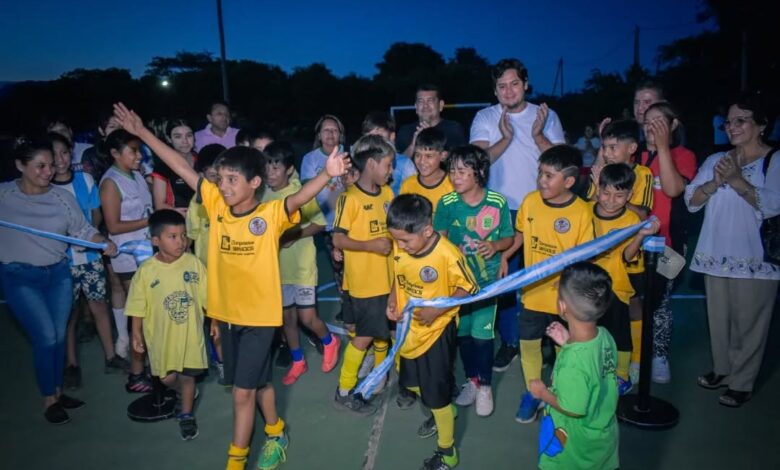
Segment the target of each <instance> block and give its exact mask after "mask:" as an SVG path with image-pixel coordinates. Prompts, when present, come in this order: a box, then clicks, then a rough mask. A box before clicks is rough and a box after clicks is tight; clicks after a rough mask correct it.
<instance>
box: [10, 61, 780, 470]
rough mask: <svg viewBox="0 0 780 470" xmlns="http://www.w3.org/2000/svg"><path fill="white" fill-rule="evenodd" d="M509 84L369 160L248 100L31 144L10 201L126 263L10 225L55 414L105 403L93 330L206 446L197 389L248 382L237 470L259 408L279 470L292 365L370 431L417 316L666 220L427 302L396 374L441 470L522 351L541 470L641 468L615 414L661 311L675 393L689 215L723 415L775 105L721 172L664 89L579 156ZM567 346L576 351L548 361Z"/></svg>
mask: <svg viewBox="0 0 780 470" xmlns="http://www.w3.org/2000/svg"><path fill="white" fill-rule="evenodd" d="M492 78H493V84H494V93H495V96H496V98H497V100H498V103H497V104H495V105H493V106H490V107H488V108H485V109H483V110H481V111H479V112H478V113H477V114H476V116H475V117H474V120H473V122H472V124H471V128H470V131H469V133H468V136H467V135H466V131H465V130H464V128H463V126H462V125H461V124H460V123H458V122H455V121H451V120H447V119H444V118H443V117H442V115H441V113H442V111H443V110H444V100H443V97H442V92H441V90H440V89H439V88H438V87H437V86H435V85H431V84H425V85H421V86H420V87H419V88H418V90H417V93H416V97H415V108H416V112H417V117H418V120H417V121H416V122H413V123H410V124H407V125H405V126H402V127H400V128H399V129H398V133H397V135H396V124H395V121H394V119H393V117H392V116H391V115H389V114H387V113H384V112H371V113H368V114H367V115H366V118H365V120H364V122H363V125H362V129H361V133H362V136H361V137H360V138H359V139H358V140H357V141H356V142H354V143H353V144H352V145H348V142H347V141H346V131H345V128H344V125H343V123H342V122H341V120H340V119H339V118H338V117H337V116H334V115H330V114H328V115H324V116H322V117H321V118H320V119H319V121H318V122H317V123H316V125H315V135H314V144H313V148H312V150H311V151H310V152H308V153H306V154H305V155H303V156H302V159H301V160H300V164H299V159H298V155H296V152H295V150H294V147H293V146H292V145H291V144H290V143H288V142H284V141H280V140H276V139H274V137H273V136H272V135H270V134H268V133H266V132H254V131H249V130H246V129H241V130H239V129H236V128H233V127H230V124H231V114H230V109H229V106H228V104H227V103H224V102H215V103H214V104H213V105H212V106H211V108H210V109H209V111H208V114H207V121H208V125H207V126H206V127H205V128H204V129H202V130H199V131H197V132H195V131H194V128H193V127H192V126H191V125H190V124H189V123H188V122H187V121H185V120H183V119H173V120H169V121H166V122H160V121H152V122H150V123H148V124H144V122H143V121H142V119H141V118H140V117H139V116H138V115H137V114H136V113H135V112H134V111H132V110H131V109H128V108H127V107H126V106H125V105H124V104H121V103H118V104H116V105H115V106H114V109H113V110H112V111H111V112H108V113H106V114H105V116H102V117H101V119H100V120H99V121H100V122H99V124H98V132H99V140H98V142H96V144H95V145H94V146H93V147H89V148H86V149H83V148H76V145H75V144H74V142H73V132H72V131H71V129H70V128H69V127H68V126H67V125H66V124H65V123H63V122H52V123H51V124H50V125H49V126H48V128H47V129H46V131H47V133H45V134H44V137H42V138H38V137H24V138H20V139H19V140H18V142H17V145H16V149H15V154H14V156H13V158H14V161H15V165H16V168H17V169H18V171H19V173H21V176H19V177H18V178H17V179H15V180H13V181H10V182H6V183H2V184H0V213H2V219H4V220H5V221H6V222H13V223H16V224H19V225H22V226H25V227H30V228H35V229H39V230H44V231H47V232H52V233H55V234H61V235H69V236H72V237H75V238H78V239H82V240H89V241H92V242H98V243H102V244H103V245H102V246H103V247H104V249H103V250H102V253H100V252H99V251H97V250H94V249H84V248H80V247H78V246H76V245H72V246H70V245H68V244H67V243H65V242H62V241H59V240H55V239H50V238H44V237H41V236H38V235H34V234H31V233H27V232H24V231H17V230H12V229H10V228H0V280H2V287H3V292H4V296H5V299H6V301H7V304H8V307H9V309H10V311H11V313H12V314H13V316H14V317H15V318H16V319H17V320H18V322H19V323H20V324H21V326H22V327H23V329H24V331H25V332H26V333H27V335H28V337H29V339H30V342H31V343H32V348H33V355H34V366H35V371H36V379H37V383H38V388H39V391H40V393H41V395H42V396H43V409H44V417H45V419H46V420H48V421H49V422H51V423H52V424H64V423H67V422H68V421H69V420H70V416H69V411H70V410H74V409H77V408H80V407H82V406H84V405H85V403H84V402H83V401H81V400H79V399H77V398H75V397H72V396H70V395H67V394H65V393H64V392H65V391H66V390H67V391H68V392H69V393H70V390H73V389H77V388H79V386H80V382H81V369H80V367H79V363H78V354H77V343H78V338H77V336H78V335H77V331H78V328H77V325H78V323H79V321H80V320H81V318H82V317H83V316H85V315H88V316H89V317H91V318H92V322H94V325H95V329H96V331H97V334H98V337H99V339H100V342H101V344H102V348H103V352H104V358H103V359H104V365H105V372H106V373H125V374H126V375H127V383H126V386H125V388H126V390H127V392H129V393H149V392H151V391H152V390H153V388H154V384H153V377H154V378H157V379H159V381H160V383H161V384H162V386H164V387H167V388H169V389H172V390H174V391H175V392H176V396H177V419H178V421H179V426H180V433H181V437H182V439H185V440H190V439H194V438H195V437H197V435H198V423H197V421H196V418H195V409H196V407H195V402H196V401H197V399H198V386H199V385H198V380H197V379H198V377H200V376H203V375H204V374H205V373H206V371H207V370H208V369H209V366H213V367H214V371H215V372H216V373H217V375H218V380H219V382H220V383H221V384H224V385H227V386H232V390H233V411H234V427H233V435H232V439H231V441H230V443H229V448H228V455H227V464H226V467H227V469H229V470H230V469H243V468H245V465H246V464H247V460H248V457H249V444H250V441H251V436H252V432H253V429H254V423H255V409H256V407H258V406H259V408H260V411H261V415H262V418H263V422H264V432H265V434H266V436H267V439H266V441H265V443H264V445H263V448H262V450H261V451H260V453H259V462H258V468H261V469H271V468H275V467H276V466H278V465H279V464H280V463H282V462H284V461H285V459H286V449H287V447H288V445H289V441H288V436H287V434H286V431H285V427H286V423H285V421H284V420H283V419H282V417H281V416H279V414H278V412H277V408H276V393H278V390H275V388H274V386H273V385H272V380H271V377H272V370H273V368H274V363H276V365H277V366H278V365H280V364H281V365H282V367H284V368H285V374H284V376H283V378H282V380H281V381H282V384H283V385H284V386H286V387H287V386H293V385H294V384H295V383H296V382H297V381H298V380H299V379H300V378H301V376H303V375H304V374H306V373H307V371H308V367H309V366H308V363H307V360H306V357H305V354H304V349H303V347H302V344H301V339H300V336H301V333H304V334H305V336H306V337H308V340H309V342H311V343H312V344H313V345H314V346H315V347H316V348H317V350H318V351H319V352H320V354H321V355H322V360H321V369H322V371H323V372H326V373H327V372H331V371H333V370H336V369H337V368H338V384H337V385H335V391H334V395H333V397H332V398H331V400H332V401H333V403H334V404H335V405H336V406H338V407H340V408H343V409H345V410H348V411H350V412H353V413H355V414H356V415H362V416H368V415H371V414H373V413H374V412H375V411H376V404H375V403H372V400H369V399H367V398H366V397H364V396H362V395H361V394H360V393H356V392H355V388H356V386H357V384H358V382H359V380H360V378H362V377H364V376H366V375H367V374H368V372H370V371H371V370H372V369H373V368H375V367H377V366H378V365H379V364H381V363H382V362H383V361H384V360H385V359H386V358H387V357H388V352H389V351H390V349H391V346H392V344H393V343H394V341H395V338H396V325H397V324H398V323H397V322H398V321H400V320H401V318H402V317H401V313H402V312H403V310H404V307H405V306H406V304H407V303H408V302H409V300H410V299H414V298H418V299H431V298H435V297H454V298H461V297H468V296H471V295H473V294H476V293H477V292H479V291H480V290H481V289H484V288H485V287H486V286H488V285H490V284H492V283H493V282H495V281H496V280H498V279H500V278H503V277H504V276H507V275H508V274H511V273H513V272H516V271H518V270H519V269H521V267H532V266H534V265H535V264H537V263H540V262H543V261H544V260H547V259H549V258H551V257H553V256H555V255H558V254H561V253H563V252H565V251H566V250H569V249H571V248H574V247H576V246H578V245H581V244H583V243H586V242H588V241H590V240H593V239H594V238H596V237H600V236H602V235H606V234H609V233H610V232H612V231H614V230H617V229H622V228H626V227H630V226H635V225H637V224H640V222H643V221H644V222H645V223H644V225H643V226H642V228H641V229H639V231H638V233H637V234H636V235H635V236H633V237H631V238H629V239H627V240H625V241H624V242H622V243H620V244H619V245H617V246H615V247H612V248H610V249H608V250H607V251H605V252H603V253H601V254H599V255H597V256H595V257H594V258H593V259H592V260H591V262H584V263H576V264H574V265H572V266H570V267H568V268H566V269H565V270H564V271H563V272H562V273H558V274H555V275H552V276H550V277H547V278H545V279H542V280H540V281H537V282H535V283H533V284H530V285H528V286H526V287H524V288H523V289H522V291H521V292H517V293H511V294H506V295H503V296H500V297H498V298H489V299H485V300H481V301H477V302H473V303H468V304H465V305H463V306H461V307H447V308H434V307H423V308H417V309H415V310H414V312H413V316H412V319H411V323H410V329H409V334H408V336H407V337H406V339H405V341H404V342H403V344H401V345H400V348H399V353H398V355H397V357H396V358H395V367H394V368H393V371H391V373H397V374H398V377H399V381H398V383H399V387H398V390H397V395H396V400H395V401H396V403H397V405H398V407H399V408H401V409H408V408H409V407H411V406H412V405H413V404H414V403H415V402H416V401H418V400H419V401H421V403H422V404H423V407H424V409H425V410H427V411H428V412H429V413H428V414H427V417H426V419H425V420H424V421H423V422H422V423H421V424H420V426H419V429H418V435H419V436H420V437H432V436H437V446H436V449H435V451H434V453H433V456H432V457H430V458H428V459H426V460H425V461H424V462H423V463H422V468H423V469H436V470H446V469H450V468H454V467H455V466H457V465H458V461H459V456H458V452H457V445H456V444H457V440H456V436H455V428H454V419H455V417H456V415H457V413H458V408H460V409H461V412H463V410H464V409H465V408H467V407H470V406H472V405H473V407H474V409H475V413H476V414H477V416H480V417H488V416H491V415H492V414H493V413H494V412H495V411H496V410H495V409H494V408H495V406H494V403H493V387H494V385H493V383H492V379H493V374H494V373H501V372H504V371H506V370H507V369H508V368H509V367H510V366H511V364H512V362H513V361H514V359H516V358H518V357H519V358H520V367H521V369H522V373H523V377H524V380H525V389H526V392H525V393H524V395H523V397H522V399H521V401H520V403H519V407H518V409H517V410H516V412H515V419H516V420H517V421H518V422H519V423H532V422H534V421H536V420H537V418H538V417H539V415H541V416H542V421H543V426H542V427H541V435H540V441H539V442H540V456H541V457H540V461H539V466H540V467H541V468H589V469H590V468H605V469H607V468H609V469H613V468H617V467H618V466H619V458H618V428H617V421H616V417H615V411H616V406H617V400H618V398H619V396H621V395H624V394H627V393H629V392H630V391H631V390H632V389H633V388H634V386H635V385H636V384H637V382H638V380H639V368H640V351H641V337H642V335H641V331H642V328H643V326H642V322H643V319H645V320H647V321H652V322H653V331H654V337H653V347H652V351H653V357H652V360H651V361H647V362H649V363H651V364H652V374H651V377H652V380H653V381H655V382H660V383H667V382H669V381H670V380H671V361H670V357H671V350H670V348H671V337H672V334H671V333H672V318H673V315H672V303H671V293H672V290H673V288H674V282H673V280H672V279H666V278H664V277H662V276H661V275H660V274H658V273H648V272H645V271H644V266H643V262H642V259H643V254H642V242H643V240H644V239H645V238H646V237H649V236H653V235H656V234H657V235H658V236H661V237H663V239H664V242H665V244H666V246H667V249H669V250H675V251H678V252H681V253H683V254H684V253H685V252H686V251H688V247H687V234H686V231H685V223H684V220H685V215H684V214H685V212H686V208H687V210H689V211H691V212H695V211H698V210H701V209H702V208H704V209H705V217H704V225H703V227H702V229H701V233H700V235H699V237H698V242H697V245H696V247H695V248H693V247H691V248H690V250H691V251H692V261H691V266H690V269H691V270H693V271H696V272H700V273H703V274H704V278H705V285H706V297H707V302H706V303H707V313H708V319H709V324H710V338H711V346H712V358H713V362H712V370H711V371H710V372H707V373H705V374H703V375H701V376H700V377H698V379H697V383H698V384H699V385H700V386H701V387H703V388H706V389H717V388H720V387H726V391H725V392H724V393H723V394H722V395H721V396H720V397H719V402H720V403H721V404H722V405H725V406H729V407H739V406H741V405H743V404H744V403H746V402H747V401H749V400H750V398H751V394H752V391H753V385H754V382H755V379H756V376H757V374H758V371H759V369H760V366H761V359H762V355H763V350H764V347H765V345H766V339H767V333H768V329H769V323H770V320H771V315H772V311H773V308H774V303H775V299H776V295H777V288H778V281H780V267H778V265H777V264H774V263H773V262H772V261H771V260H769V258H768V257H767V256H765V255H766V253H765V252H764V248H763V245H762V240H761V236H760V231H759V228H760V226H761V224H762V222H763V221H764V220H766V219H769V218H771V217H775V216H777V215H778V214H780V157H778V156H774V154H775V153H776V149H774V148H772V147H771V146H770V145H768V144H767V143H766V139H765V132H766V128H767V125H768V122H769V119H768V116H767V114H766V112H765V111H764V110H763V107H762V103H761V102H760V101H757V100H756V99H755V98H753V97H747V98H740V99H736V100H734V101H733V102H731V103H729V105H730V106H729V108H728V113H727V117H726V118H725V119H724V121H723V130H724V131H725V133H726V135H727V137H728V140H729V143H730V145H729V148H728V149H725V150H723V151H719V152H717V153H715V154H713V155H711V156H710V157H709V158H707V159H706V160H705V161H704V163H703V164H702V165H701V167H700V168H697V160H696V157H695V155H694V153H693V152H692V151H691V150H689V149H687V148H685V147H684V145H683V144H682V142H683V140H682V137H681V131H682V129H683V125H682V118H681V116H680V115H679V114H678V113H677V111H676V110H675V108H674V106H673V105H672V103H669V102H668V101H666V100H665V99H664V94H663V89H662V88H661V86H660V85H658V84H656V83H650V82H647V83H642V84H640V85H639V86H638V87H637V89H636V92H635V96H634V104H633V109H634V118H633V119H625V118H621V119H614V120H613V119H611V118H609V117H606V118H604V117H596V118H603V120H602V121H601V122H600V125H599V126H598V129H594V128H591V129H590V130H589V131H588V132H586V136H585V137H584V139H583V140H582V142H581V143H580V144H581V145H578V146H576V147H575V146H570V145H566V144H565V140H564V139H565V138H564V131H563V124H562V122H561V119H560V118H559V117H558V115H557V114H556V113H555V111H553V110H552V109H549V108H548V107H547V105H546V104H543V103H542V104H534V103H530V102H528V101H527V100H526V91H527V89H528V86H529V74H528V70H527V69H526V67H525V66H524V65H523V64H522V63H521V62H520V61H518V60H516V59H504V60H501V61H499V62H498V63H497V64H496V65H495V66H494V68H493V71H492ZM773 156H774V158H772V157H773ZM584 159H585V160H584ZM314 238H317V239H321V240H322V241H323V245H324V246H325V247H326V251H327V253H326V255H327V257H328V258H329V259H330V267H331V268H332V269H333V274H334V279H335V280H336V287H337V289H338V291H339V294H340V300H341V302H340V303H341V311H340V312H339V314H338V321H340V322H341V323H342V324H343V327H344V329H345V330H346V331H347V332H348V335H345V336H343V337H341V338H340V337H339V336H337V335H335V334H333V333H331V332H330V331H329V329H328V326H327V324H326V323H325V322H323V320H322V319H321V318H320V317H319V315H318V313H317V285H318V266H317V248H316V245H315V242H314ZM144 240H149V241H150V242H151V244H152V245H153V246H154V255H153V256H152V257H151V258H150V259H148V260H146V261H144V262H140V263H139V262H138V261H137V260H136V258H134V257H133V256H132V255H130V254H127V253H118V251H117V247H118V246H120V247H121V246H122V245H123V244H125V243H127V242H137V241H144ZM646 276H657V277H658V281H657V282H655V283H651V284H652V285H656V286H659V289H658V292H644V287H645V281H644V280H645V278H646ZM643 296H652V298H654V299H657V300H658V302H657V304H658V305H657V306H656V309H655V311H654V312H643V311H642V305H643V303H642V300H641V299H642V298H643ZM81 299H83V302H81V301H80V300H81ZM109 303H110V306H111V312H112V314H109ZM112 318H113V322H112V321H111V319H112ZM128 319H130V320H128ZM496 330H497V331H498V337H499V341H498V343H499V344H498V345H496V344H495V336H496ZM114 332H116V333H114ZM544 341H551V342H552V343H553V344H554V345H555V348H554V351H555V352H554V353H552V354H550V355H547V357H546V356H545V354H543V351H544V348H543V342H544ZM342 343H344V344H342ZM342 346H343V347H342ZM458 356H459V358H460V361H461V362H462V370H463V376H462V377H461V380H460V381H461V382H462V385H461V386H460V387H458V386H456V379H455V375H454V374H455V370H456V361H457V358H458ZM545 361H546V362H548V363H552V364H554V365H553V369H552V376H551V377H550V379H549V380H548V381H545V380H544V378H543V375H542V369H543V364H544V363H545ZM339 362H341V365H340V367H339ZM702 367H706V365H704V364H703V365H702ZM385 379H386V377H385ZM384 386H385V381H383V382H382V383H381V384H380V385H379V386H378V391H379V390H381V389H382V388H383V387H384ZM281 393H284V391H282V392H281ZM499 412H501V413H505V412H506V410H499ZM467 432H468V431H467Z"/></svg>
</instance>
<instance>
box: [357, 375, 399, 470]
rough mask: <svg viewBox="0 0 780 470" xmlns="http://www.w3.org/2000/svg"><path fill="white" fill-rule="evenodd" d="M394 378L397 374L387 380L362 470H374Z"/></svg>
mask: <svg viewBox="0 0 780 470" xmlns="http://www.w3.org/2000/svg"><path fill="white" fill-rule="evenodd" d="M394 377H395V374H390V378H389V379H388V380H387V384H386V385H385V390H384V391H385V393H384V394H383V395H384V396H383V397H382V406H380V407H379V412H378V414H377V415H376V417H375V418H374V422H373V424H372V425H371V432H370V433H369V435H368V449H366V453H365V457H364V459H363V466H362V467H361V468H362V470H374V463H375V462H376V456H377V455H378V454H379V440H380V438H381V437H382V429H383V428H384V427H385V416H386V415H387V406H388V404H389V403H390V389H391V387H392V386H393V384H395V378H394Z"/></svg>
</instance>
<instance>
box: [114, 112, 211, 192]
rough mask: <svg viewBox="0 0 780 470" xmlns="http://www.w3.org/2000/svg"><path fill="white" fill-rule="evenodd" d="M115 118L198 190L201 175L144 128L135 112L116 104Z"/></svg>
mask: <svg viewBox="0 0 780 470" xmlns="http://www.w3.org/2000/svg"><path fill="white" fill-rule="evenodd" d="M114 117H115V118H116V119H117V120H118V121H119V124H120V125H121V126H122V128H123V129H124V130H126V131H127V132H129V133H131V134H134V135H137V136H138V138H139V139H141V140H142V141H143V142H144V143H145V144H146V145H148V146H149V148H151V149H152V152H154V154H155V155H157V156H158V157H160V160H162V161H163V162H165V164H166V165H168V167H169V168H170V169H171V170H172V171H173V172H174V173H176V174H177V175H179V177H181V179H182V180H184V182H185V183H187V186H189V187H190V188H192V189H194V190H196V191H197V190H198V180H199V179H200V175H198V173H197V172H196V171H195V170H194V169H193V168H192V167H191V166H190V164H189V163H187V160H185V159H184V158H183V157H182V156H181V155H179V152H177V151H176V150H174V149H172V148H171V147H169V146H168V145H166V144H165V142H163V141H161V140H160V139H158V138H157V136H155V135H154V134H152V132H151V131H150V130H149V129H147V128H146V127H144V122H143V121H142V120H141V117H140V116H138V115H137V114H136V113H135V111H133V110H131V109H127V106H125V105H124V104H122V103H116V104H114Z"/></svg>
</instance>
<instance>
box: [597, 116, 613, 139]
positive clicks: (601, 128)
mask: <svg viewBox="0 0 780 470" xmlns="http://www.w3.org/2000/svg"><path fill="white" fill-rule="evenodd" d="M610 122H612V118H611V117H605V118H604V119H602V120H601V122H600V123H599V138H600V137H601V134H602V133H603V132H604V128H605V127H607V124H609V123H610Z"/></svg>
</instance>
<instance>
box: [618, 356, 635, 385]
mask: <svg viewBox="0 0 780 470" xmlns="http://www.w3.org/2000/svg"><path fill="white" fill-rule="evenodd" d="M630 363H631V353H630V352H628V351H618V360H617V372H616V373H617V376H618V377H620V378H621V379H623V380H628V365H629V364H630Z"/></svg>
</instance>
